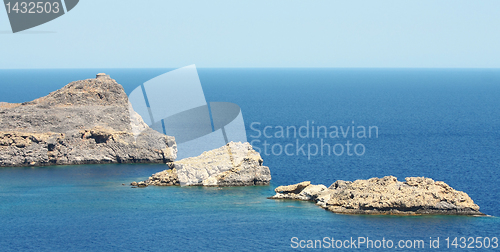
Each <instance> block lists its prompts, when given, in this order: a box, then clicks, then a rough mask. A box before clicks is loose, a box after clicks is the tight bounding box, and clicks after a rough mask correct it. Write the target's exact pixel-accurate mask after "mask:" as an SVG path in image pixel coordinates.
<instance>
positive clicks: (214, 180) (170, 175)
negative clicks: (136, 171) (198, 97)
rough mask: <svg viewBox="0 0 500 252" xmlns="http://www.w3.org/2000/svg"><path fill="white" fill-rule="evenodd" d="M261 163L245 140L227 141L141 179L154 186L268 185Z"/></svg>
mask: <svg viewBox="0 0 500 252" xmlns="http://www.w3.org/2000/svg"><path fill="white" fill-rule="evenodd" d="M262 162H263V160H262V158H261V157H260V154H259V153H258V152H256V151H255V150H253V148H252V146H251V145H250V144H249V143H241V142H238V143H235V142H230V143H228V144H227V145H225V146H222V147H221V148H218V149H215V150H211V151H207V152H204V153H203V154H201V155H200V156H198V157H191V158H186V159H182V160H179V161H175V162H173V163H170V164H169V166H170V168H171V169H168V170H164V171H162V172H158V173H156V174H153V175H152V176H151V177H149V179H148V180H146V181H143V182H144V183H145V184H147V185H158V186H170V185H182V186H253V185H268V184H269V182H270V181H271V172H270V171H269V167H267V166H263V165H262ZM134 183H135V182H134ZM134 183H132V185H134ZM137 184H138V183H137Z"/></svg>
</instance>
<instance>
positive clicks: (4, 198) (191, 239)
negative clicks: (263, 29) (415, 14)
mask: <svg viewBox="0 0 500 252" xmlns="http://www.w3.org/2000/svg"><path fill="white" fill-rule="evenodd" d="M170 70H173V69H35V70H31V69H30V70H0V87H1V88H2V91H1V92H0V101H3V102H16V103H18V102H25V101H30V100H33V99H35V98H38V97H41V96H45V95H47V94H49V93H50V92H52V91H54V90H57V89H59V88H61V87H63V86H64V85H66V84H68V83H69V82H71V81H75V80H80V79H89V78H95V75H96V74H97V73H100V72H105V73H106V74H109V75H110V76H111V78H113V79H115V80H116V81H117V82H118V83H120V84H122V85H123V87H124V89H125V91H126V92H127V94H128V93H130V92H131V91H132V90H134V89H135V88H136V87H138V86H139V85H141V84H142V83H144V82H146V81H148V80H149V79H151V78H154V77H156V76H158V75H161V74H163V73H166V72H168V71H170ZM198 73H199V78H200V81H201V83H202V86H203V91H204V94H205V97H206V100H207V102H232V103H235V104H237V105H239V106H240V108H241V112H242V115H243V118H244V122H245V127H246V131H247V139H248V141H249V142H250V141H251V142H252V144H253V146H254V148H255V149H256V150H259V152H260V153H261V156H262V158H263V160H264V165H266V166H268V167H269V168H270V170H271V175H272V181H271V184H270V185H269V186H254V187H224V188H216V187H208V188H207V187H153V186H150V187H147V188H131V187H130V186H129V183H130V182H132V181H140V180H144V179H147V178H148V177H149V176H150V175H151V174H153V173H156V172H158V171H161V170H164V169H166V168H167V167H166V166H165V165H162V164H109V165H79V166H49V167H22V168H0V250H1V251H292V250H308V249H313V250H320V249H324V250H332V249H333V250H336V249H345V250H348V249H355V250H356V249H357V250H363V251H364V250H366V251H387V250H390V251H410V250H419V251H436V250H480V251H483V250H485V251H487V250H498V249H499V248H498V246H499V244H498V243H499V241H498V238H500V220H499V218H498V217H499V216H500V208H499V207H500V185H499V177H500V69H342V68H330V69H327V68H325V69H321V68H283V69H281V68H234V69H230V68H227V69H217V68H199V69H198ZM166 96H167V97H166V99H167V98H168V94H167V95H166ZM294 128H295V129H297V132H296V133H295V134H294V132H293V131H294ZM282 129H283V130H282ZM287 129H288V131H287ZM353 130H354V134H352V133H353ZM318 132H319V133H318ZM325 132H326V133H325ZM322 147H323V149H321V148H322ZM329 147H331V149H329V150H328V148H329ZM322 150H323V151H322ZM179 151H181V150H179ZM389 175H392V176H395V177H397V178H398V180H400V181H404V180H405V178H406V177H413V176H423V177H429V178H432V179H434V180H436V181H444V182H445V183H447V184H449V185H450V186H452V187H453V188H455V189H456V190H460V191H464V192H466V193H467V194H468V195H469V196H470V197H471V198H472V199H473V200H474V202H475V203H476V204H478V205H479V206H480V211H481V212H483V213H485V214H487V215H489V216H487V217H466V216H438V215H434V216H384V215H343V214H334V213H331V212H329V211H326V210H324V209H322V208H320V207H318V206H316V205H315V204H314V203H312V202H301V201H290V200H271V199H267V197H270V196H273V195H274V189H275V188H276V187H277V186H279V185H289V184H293V183H298V182H302V181H311V183H313V184H324V185H326V186H329V185H330V184H332V183H333V182H335V181H336V180H349V181H352V180H356V179H368V178H372V177H379V178H380V177H384V176H389Z"/></svg>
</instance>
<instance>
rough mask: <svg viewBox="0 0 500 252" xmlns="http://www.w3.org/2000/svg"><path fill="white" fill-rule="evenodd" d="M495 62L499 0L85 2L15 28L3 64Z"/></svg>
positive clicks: (0, 24)
mask: <svg viewBox="0 0 500 252" xmlns="http://www.w3.org/2000/svg"><path fill="white" fill-rule="evenodd" d="M191 64H196V66H197V67H342V68H343V67H347V68H352V67H362V68H387V67H389V68H399V67H403V68H499V67H500V1H496V0H491V1H490V0H475V1H470V0H468V1H462V0H452V1H450V0H440V1H436V0H418V1H402V0H366V1H360V0H345V1H334V0H313V1H310V0H309V1H307V0H182V1H181V0H179V1H170V0H148V1H131V0H80V3H79V4H78V5H77V6H76V7H75V8H74V9H73V10H71V11H70V12H68V13H67V14H65V15H64V16H62V17H60V18H57V19H55V20H53V21H51V22H49V23H46V24H43V25H41V26H37V27H34V28H32V29H30V30H27V31H24V32H19V33H16V34H13V33H12V30H11V28H10V25H9V20H8V18H7V12H6V10H5V9H4V8H2V9H0V69H12V68H23V69H26V68H178V67H183V66H187V65H191Z"/></svg>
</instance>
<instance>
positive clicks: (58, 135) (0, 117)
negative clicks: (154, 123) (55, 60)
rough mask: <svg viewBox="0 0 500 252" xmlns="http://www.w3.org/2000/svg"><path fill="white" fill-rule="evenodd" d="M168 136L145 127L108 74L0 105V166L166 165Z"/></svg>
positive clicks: (170, 154) (171, 143)
mask: <svg viewBox="0 0 500 252" xmlns="http://www.w3.org/2000/svg"><path fill="white" fill-rule="evenodd" d="M176 156H177V149H176V143H175V139H174V137H171V136H166V135H163V134H161V133H159V132H157V131H155V130H152V129H150V128H149V127H148V126H147V125H146V124H145V123H144V122H143V120H142V118H141V117H140V116H139V115H138V114H137V113H135V112H134V111H133V109H132V106H131V105H130V103H129V101H128V97H127V95H126V94H125V91H124V89H123V87H122V86H121V85H120V84H118V83H117V82H116V81H115V80H113V79H111V78H110V77H109V76H108V75H105V74H98V75H97V77H96V78H95V79H87V80H80V81H75V82H71V83H69V84H68V85H66V86H64V87H63V88H61V89H59V90H57V91H54V92H52V93H50V94H49V95H47V96H45V97H42V98H38V99H36V100H33V101H30V102H24V103H0V166H3V167H7V166H42V165H70V164H101V163H167V162H172V161H174V160H175V158H176Z"/></svg>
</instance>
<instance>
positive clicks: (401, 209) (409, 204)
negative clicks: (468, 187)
mask: <svg viewBox="0 0 500 252" xmlns="http://www.w3.org/2000/svg"><path fill="white" fill-rule="evenodd" d="M275 192H276V195H275V196H273V197H270V198H271V199H295V200H307V201H313V202H316V204H317V205H319V206H321V207H323V208H325V209H327V210H329V211H332V212H334V213H343V214H400V215H415V214H451V215H484V214H482V213H481V212H479V206H478V205H476V204H474V202H473V201H472V199H471V198H470V197H469V195H467V194H466V193H464V192H460V191H457V190H455V189H453V188H451V187H450V186H449V185H447V184H446V183H444V182H441V181H434V180H432V179H430V178H424V177H408V178H406V181H405V182H400V181H397V179H396V177H393V176H386V177H383V178H371V179H368V180H356V181H354V182H351V181H342V180H338V181H336V182H335V183H333V184H332V185H331V186H330V187H328V188H327V187H326V186H324V185H312V184H311V183H310V182H309V181H305V182H302V183H298V184H294V185H289V186H279V187H277V188H276V189H275Z"/></svg>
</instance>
